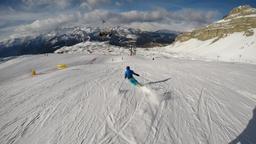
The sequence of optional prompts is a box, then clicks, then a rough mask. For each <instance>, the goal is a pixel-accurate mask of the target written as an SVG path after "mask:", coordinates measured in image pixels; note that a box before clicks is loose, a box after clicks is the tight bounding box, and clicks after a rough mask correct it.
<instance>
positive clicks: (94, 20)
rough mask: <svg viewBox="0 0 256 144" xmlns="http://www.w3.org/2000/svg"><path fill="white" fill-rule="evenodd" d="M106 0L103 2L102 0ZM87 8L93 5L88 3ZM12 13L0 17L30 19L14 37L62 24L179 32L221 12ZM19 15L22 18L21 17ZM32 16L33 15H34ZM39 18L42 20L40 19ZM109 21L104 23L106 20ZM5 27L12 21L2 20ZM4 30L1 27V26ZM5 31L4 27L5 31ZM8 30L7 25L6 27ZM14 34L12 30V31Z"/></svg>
mask: <svg viewBox="0 0 256 144" xmlns="http://www.w3.org/2000/svg"><path fill="white" fill-rule="evenodd" d="M101 2H103V1H101ZM84 7H85V8H86V7H87V8H88V7H89V5H87V3H84ZM12 11H13V10H12ZM16 13H17V12H11V13H10V14H9V15H8V16H6V17H1V18H0V20H7V21H10V22H11V21H12V20H22V19H23V20H24V19H25V20H30V21H31V22H30V23H28V22H26V23H27V24H22V25H20V26H16V28H15V29H14V30H13V33H14V36H15V35H16V36H17V34H19V35H29V34H40V33H46V32H49V31H52V30H55V29H57V28H61V27H71V26H80V25H86V26H92V27H104V28H106V27H108V28H109V27H114V26H127V27H133V28H140V29H143V30H159V29H168V30H175V31H189V30H192V29H194V28H198V27H201V26H204V25H207V24H209V23H211V22H213V21H215V20H216V17H217V16H218V15H219V12H217V11H201V10H195V9H181V10H178V11H168V10H166V9H160V8H158V9H153V10H148V11H137V10H131V11H126V12H113V11H109V10H104V9H91V10H87V11H76V12H66V13H62V14H52V16H50V17H49V15H47V14H42V13H40V14H32V13H20V14H17V15H15V14H16ZM19 17H21V18H20V19H19ZM31 17H32V18H31ZM38 17H39V18H40V19H38ZM103 20H104V21H106V23H102V21H103ZM1 25H2V27H4V26H6V25H8V23H0V26H1ZM0 31H1V27H0ZM2 31H3V30H2ZM5 32H6V28H5ZM8 33H10V32H8Z"/></svg>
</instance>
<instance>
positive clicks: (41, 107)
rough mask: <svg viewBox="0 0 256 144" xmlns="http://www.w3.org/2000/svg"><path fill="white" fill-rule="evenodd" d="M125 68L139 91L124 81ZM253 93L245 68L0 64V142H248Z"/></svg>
mask: <svg viewBox="0 0 256 144" xmlns="http://www.w3.org/2000/svg"><path fill="white" fill-rule="evenodd" d="M62 63H64V64H67V65H68V68H66V69H63V70H57V69H56V68H55V65H56V64H62ZM127 65H130V66H131V68H132V69H133V70H134V71H135V72H137V73H139V74H140V75H141V76H140V77H137V79H138V80H139V81H140V82H141V83H143V84H144V87H140V88H139V87H134V86H132V85H131V84H129V82H128V81H127V80H124V76H123V70H124V68H125V66H127ZM31 69H35V70H36V72H37V73H38V75H36V76H34V77H32V76H31ZM255 87H256V66H255V65H249V64H232V63H218V62H202V61H188V60H178V59H171V58H164V57H159V58H157V59H155V60H154V61H152V60H151V59H147V58H145V57H139V56H137V57H128V56H123V57H122V56H100V55H66V54H63V55H58V54H52V55H49V56H44V55H36V56H22V57H17V58H13V59H9V60H6V61H2V62H1V64H0V100H1V101H0V143H1V144H46V143H47V144H55V143H60V144H110V143H115V144H167V143H172V144H206V143H208V144H226V143H230V142H231V143H237V142H239V141H240V142H241V143H242V144H255V143H256V137H255V133H256V108H255V105H256V89H255Z"/></svg>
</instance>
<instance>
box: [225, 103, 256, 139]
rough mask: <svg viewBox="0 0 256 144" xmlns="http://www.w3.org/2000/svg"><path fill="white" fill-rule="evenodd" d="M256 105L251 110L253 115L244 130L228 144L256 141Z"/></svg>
mask: <svg viewBox="0 0 256 144" xmlns="http://www.w3.org/2000/svg"><path fill="white" fill-rule="evenodd" d="M255 134H256V107H255V108H254V110H253V117H252V119H251V120H250V121H249V123H248V125H247V126H246V128H245V129H244V131H243V132H242V133H241V134H240V135H239V136H237V137H236V139H234V140H233V141H231V142H230V143H229V144H238V143H240V144H255V143H256V135H255Z"/></svg>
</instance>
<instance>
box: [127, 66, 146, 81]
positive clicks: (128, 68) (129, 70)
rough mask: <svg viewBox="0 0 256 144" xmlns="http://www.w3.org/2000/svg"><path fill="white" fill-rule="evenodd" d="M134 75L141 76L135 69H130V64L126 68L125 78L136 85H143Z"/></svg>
mask: <svg viewBox="0 0 256 144" xmlns="http://www.w3.org/2000/svg"><path fill="white" fill-rule="evenodd" d="M133 75H136V76H140V75H139V74H136V73H135V72H134V71H133V70H131V69H130V66H127V67H126V70H125V76H124V78H125V79H126V78H128V80H129V81H130V82H131V83H132V84H133V85H135V86H142V85H141V84H140V83H139V82H138V81H137V80H136V79H135V78H134V77H133Z"/></svg>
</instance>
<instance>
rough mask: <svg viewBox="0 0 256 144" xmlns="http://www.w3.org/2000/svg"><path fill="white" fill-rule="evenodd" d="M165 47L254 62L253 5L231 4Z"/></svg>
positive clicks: (195, 55) (194, 54)
mask: <svg viewBox="0 0 256 144" xmlns="http://www.w3.org/2000/svg"><path fill="white" fill-rule="evenodd" d="M165 49H166V50H167V51H168V52H171V53H175V55H176V56H180V57H191V58H197V59H211V60H223V61H232V62H234V61H235V62H249V63H256V9H255V8H252V7H250V6H248V5H245V6H239V7H237V8H234V9H233V10H232V11H231V12H230V13H229V14H228V15H226V16H225V17H224V18H223V19H221V20H219V21H217V22H215V23H213V24H210V25H208V26H206V27H203V28H199V29H196V30H194V31H192V32H187V33H183V34H181V35H179V36H178V37H177V38H176V40H175V42H174V43H173V44H172V45H170V46H167V47H165Z"/></svg>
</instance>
